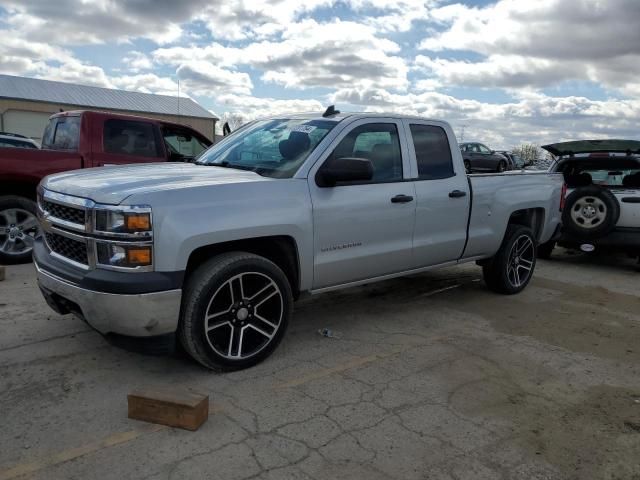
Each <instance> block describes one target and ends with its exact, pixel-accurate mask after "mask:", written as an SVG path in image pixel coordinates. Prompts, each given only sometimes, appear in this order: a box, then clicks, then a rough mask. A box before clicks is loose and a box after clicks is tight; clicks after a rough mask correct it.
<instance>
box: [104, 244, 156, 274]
mask: <svg viewBox="0 0 640 480" xmlns="http://www.w3.org/2000/svg"><path fill="white" fill-rule="evenodd" d="M96 250H97V252H96V253H97V256H98V264H99V265H105V266H109V267H122V268H136V267H148V266H150V265H152V263H153V248H152V246H151V245H140V244H136V243H130V244H125V243H106V242H100V241H98V242H96Z"/></svg>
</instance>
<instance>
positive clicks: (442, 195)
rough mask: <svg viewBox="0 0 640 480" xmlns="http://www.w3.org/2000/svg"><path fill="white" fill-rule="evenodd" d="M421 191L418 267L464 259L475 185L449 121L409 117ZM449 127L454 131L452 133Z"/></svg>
mask: <svg viewBox="0 0 640 480" xmlns="http://www.w3.org/2000/svg"><path fill="white" fill-rule="evenodd" d="M405 131H407V132H409V137H408V138H409V155H410V159H411V162H410V163H411V165H412V167H413V166H414V165H415V167H413V168H417V172H413V177H414V178H416V181H415V191H416V226H415V232H414V236H413V258H414V265H413V267H414V268H421V267H427V266H432V265H439V264H442V263H447V262H452V261H456V260H458V259H459V258H460V257H461V256H462V252H463V250H464V245H465V242H466V239H467V222H468V220H469V207H470V189H469V183H468V180H467V176H466V173H465V172H464V169H463V168H462V167H461V160H460V159H459V158H458V159H457V162H454V161H453V158H454V155H460V153H459V152H458V150H457V146H456V145H453V146H452V145H450V144H449V140H448V139H449V138H453V132H452V131H451V127H449V126H448V125H447V124H444V123H438V122H426V121H420V120H405ZM447 131H448V134H449V136H447Z"/></svg>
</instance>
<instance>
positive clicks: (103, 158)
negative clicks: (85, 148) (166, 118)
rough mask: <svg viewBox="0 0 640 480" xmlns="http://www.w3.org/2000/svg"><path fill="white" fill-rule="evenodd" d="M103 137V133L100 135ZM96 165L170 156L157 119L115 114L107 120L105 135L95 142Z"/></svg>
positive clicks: (118, 163)
mask: <svg viewBox="0 0 640 480" xmlns="http://www.w3.org/2000/svg"><path fill="white" fill-rule="evenodd" d="M97 138H98V140H99V141H100V135H98V136H97ZM92 160H93V161H92V166H94V167H100V166H103V165H122V164H127V163H149V162H162V161H165V160H166V154H165V149H164V146H163V145H162V137H161V136H160V131H159V129H158V127H157V125H156V124H155V123H152V122H145V121H141V120H123V119H119V118H111V119H107V120H105V121H104V126H103V129H102V139H101V142H100V143H99V145H94V148H93V159H92Z"/></svg>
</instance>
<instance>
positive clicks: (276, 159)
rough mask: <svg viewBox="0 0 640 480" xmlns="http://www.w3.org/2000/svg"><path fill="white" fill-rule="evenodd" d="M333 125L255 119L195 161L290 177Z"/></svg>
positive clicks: (316, 122)
mask: <svg viewBox="0 0 640 480" xmlns="http://www.w3.org/2000/svg"><path fill="white" fill-rule="evenodd" d="M336 125H337V122H335V121H332V120H309V119H287V118H279V119H271V120H258V121H256V122H253V123H251V124H249V125H247V126H246V127H244V128H242V130H240V131H238V132H237V133H234V134H233V135H231V136H230V137H229V138H227V139H225V140H223V141H222V142H220V143H219V144H217V145H214V146H213V147H211V148H210V149H209V150H207V151H206V152H204V153H203V154H202V156H201V157H200V158H199V159H198V161H197V162H196V163H197V164H199V165H215V166H221V167H229V168H238V169H241V170H251V171H254V172H256V173H258V174H260V175H263V176H265V177H275V178H291V177H292V176H293V175H294V174H295V173H296V172H297V171H298V168H300V165H302V163H303V162H304V161H305V160H306V159H307V157H308V156H309V154H310V153H311V152H312V151H313V149H314V148H315V147H316V145H318V143H320V141H321V140H322V139H323V138H324V137H325V135H326V134H327V133H329V132H330V131H331V129H332V128H333V127H334V126H336Z"/></svg>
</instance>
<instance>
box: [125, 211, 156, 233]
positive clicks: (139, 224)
mask: <svg viewBox="0 0 640 480" xmlns="http://www.w3.org/2000/svg"><path fill="white" fill-rule="evenodd" d="M124 221H125V228H126V229H127V231H129V232H140V231H144V232H146V231H148V230H151V218H150V216H149V214H148V213H129V214H127V215H125V217H124Z"/></svg>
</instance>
